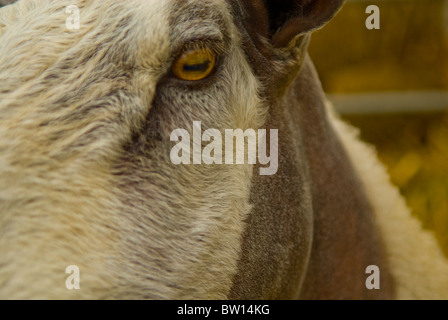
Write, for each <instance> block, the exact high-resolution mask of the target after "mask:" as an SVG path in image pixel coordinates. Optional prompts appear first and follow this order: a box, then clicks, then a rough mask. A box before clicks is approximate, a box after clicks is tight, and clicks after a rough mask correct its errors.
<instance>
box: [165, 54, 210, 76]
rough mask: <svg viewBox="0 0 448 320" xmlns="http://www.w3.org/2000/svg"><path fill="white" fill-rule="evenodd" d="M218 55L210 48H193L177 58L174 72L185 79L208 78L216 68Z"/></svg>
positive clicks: (173, 68)
mask: <svg viewBox="0 0 448 320" xmlns="http://www.w3.org/2000/svg"><path fill="white" fill-rule="evenodd" d="M215 63H216V55H215V54H214V52H213V51H212V50H210V49H192V50H188V51H187V52H185V53H184V54H183V55H182V56H181V57H180V58H179V59H177V60H176V61H175V62H174V64H173V67H172V71H173V74H174V75H175V76H176V77H177V78H179V79H181V80H185V81H198V80H202V79H205V78H207V77H208V76H209V75H210V74H211V73H212V71H213V70H214V68H215Z"/></svg>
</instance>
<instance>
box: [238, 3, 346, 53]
mask: <svg viewBox="0 0 448 320" xmlns="http://www.w3.org/2000/svg"><path fill="white" fill-rule="evenodd" d="M244 3H245V7H246V10H247V12H248V14H249V16H251V17H250V19H251V20H255V19H256V20H258V21H260V19H261V20H262V21H263V22H264V23H265V24H267V26H266V25H265V26H261V25H258V28H260V30H259V31H260V32H259V34H261V35H263V36H267V37H268V38H269V39H270V40H271V42H272V45H273V46H274V47H277V48H280V47H285V46H287V45H288V44H289V42H290V41H291V40H293V39H294V38H295V37H296V36H298V35H300V34H303V33H308V32H311V31H313V30H316V29H319V28H321V27H322V26H324V25H325V24H326V23H327V22H328V21H329V20H331V18H332V17H333V16H334V15H335V14H336V13H337V12H338V10H339V9H340V8H341V6H342V4H343V3H344V0H244ZM252 16H256V17H257V18H254V17H252ZM261 28H262V29H261Z"/></svg>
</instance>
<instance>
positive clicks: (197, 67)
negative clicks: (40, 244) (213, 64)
mask: <svg viewBox="0 0 448 320" xmlns="http://www.w3.org/2000/svg"><path fill="white" fill-rule="evenodd" d="M209 66H210V61H206V62H204V63H200V64H190V65H188V64H186V65H184V71H186V72H199V71H207V70H208V68H209Z"/></svg>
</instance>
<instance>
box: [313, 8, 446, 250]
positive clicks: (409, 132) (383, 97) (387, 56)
mask: <svg viewBox="0 0 448 320" xmlns="http://www.w3.org/2000/svg"><path fill="white" fill-rule="evenodd" d="M372 4H373V5H377V6H378V8H379V9H380V28H381V29H379V30H368V29H367V28H366V25H365V22H366V19H367V17H368V16H369V14H366V8H367V6H369V5H372ZM310 54H311V57H312V59H313V61H314V63H315V65H316V68H317V70H318V72H319V75H320V77H321V81H322V85H323V87H324V89H325V91H326V92H327V93H328V94H329V97H330V100H332V101H333V103H334V104H335V106H336V108H337V109H338V110H339V111H340V112H341V113H342V115H343V118H344V119H346V120H348V121H349V122H350V123H352V124H353V125H355V126H356V127H358V128H360V131H361V137H362V138H363V139H364V140H365V141H368V142H370V143H372V144H374V145H375V146H376V148H377V150H378V154H379V157H380V159H381V161H382V162H383V163H384V164H385V165H386V166H387V168H388V170H389V173H390V175H391V179H392V182H393V183H394V184H396V185H397V186H398V187H399V188H400V190H401V192H402V194H403V195H404V196H405V198H406V200H407V203H408V206H409V207H410V208H411V209H412V210H413V213H414V214H415V215H416V216H417V217H419V218H420V219H421V221H422V222H423V225H424V227H425V228H428V229H431V230H433V231H434V232H435V234H436V236H437V239H438V240H439V242H440V244H441V246H442V248H443V250H444V252H445V254H446V255H447V256H448V0H430V1H422V0H376V1H366V0H349V1H348V2H347V3H346V5H345V6H344V8H343V9H342V11H341V12H340V13H339V15H338V16H337V17H336V18H335V19H334V20H333V21H332V22H330V24H329V25H328V26H327V27H326V28H324V29H322V30H320V31H318V32H317V33H316V34H315V35H314V37H313V38H312V41H311V46H310Z"/></svg>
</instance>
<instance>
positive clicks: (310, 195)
mask: <svg viewBox="0 0 448 320" xmlns="http://www.w3.org/2000/svg"><path fill="white" fill-rule="evenodd" d="M342 4H343V1H341V0H319V1H312V0H283V1H273V0H272V1H271V0H244V1H243V0H228V1H224V0H166V1H159V0H129V1H118V0H109V1H100V0H84V1H81V0H79V1H73V0H71V1H69V0H58V1H53V0H19V1H18V2H16V3H14V4H10V5H7V6H4V7H3V8H1V9H0V43H1V46H0V298H8V299H31V298H38V299H39V298H44V299H395V298H398V299H425V298H437V299H442V298H447V297H448V272H447V271H448V262H447V259H446V258H445V257H444V256H443V254H442V253H441V250H440V248H439V247H438V246H437V243H436V241H435V239H434V236H433V235H432V234H430V233H429V232H428V231H424V230H423V229H422V228H421V226H420V224H419V223H418V222H417V220H416V219H415V218H413V217H412V216H411V214H410V212H409V210H408V208H407V207H406V204H405V202H404V200H403V198H402V197H401V196H400V194H399V192H398V191H397V189H396V188H395V187H394V186H392V185H391V184H390V182H389V180H388V177H387V173H386V170H385V168H384V167H383V166H382V165H381V164H380V163H379V161H378V160H377V157H376V154H375V152H374V150H373V149H372V147H370V146H368V145H366V144H364V143H363V142H361V141H360V139H359V137H358V134H357V132H356V130H355V129H353V128H351V127H350V126H349V125H347V124H345V123H344V122H343V121H341V120H340V119H339V118H338V116H337V115H336V114H335V112H334V111H333V110H332V107H331V105H330V104H329V103H328V102H327V101H326V98H325V94H324V92H323V90H322V87H321V85H320V82H319V79H318V75H317V73H316V71H315V68H314V66H313V64H312V62H311V59H310V58H309V56H308V54H307V46H308V43H309V40H310V36H311V34H312V32H314V31H315V30H317V29H319V28H321V27H323V26H324V25H325V24H326V23H327V22H328V21H329V20H330V19H331V18H332V17H333V16H334V15H335V14H336V13H337V11H338V10H339V9H340V7H341V6H342ZM73 5H75V6H76V7H77V8H78V9H79V14H80V16H79V18H80V27H79V28H74V29H71V28H67V19H69V18H70V17H69V15H68V14H67V10H66V9H67V7H69V6H73ZM195 121H196V122H198V121H200V123H201V126H202V130H204V131H205V130H217V131H219V132H224V131H225V130H227V129H241V131H247V130H250V129H252V130H254V131H255V130H266V137H264V138H265V141H268V140H269V141H271V140H272V141H274V139H273V138H274V136H273V135H271V134H270V133H271V132H278V141H274V142H277V143H274V144H273V145H272V144H270V148H269V150H267V151H271V152H272V151H273V150H274V149H275V148H277V150H278V170H277V171H276V172H275V174H271V175H261V174H259V172H260V168H262V167H263V163H260V162H257V163H255V164H254V163H248V162H245V163H242V164H234V165H229V164H228V165H226V164H218V163H212V164H204V163H198V164H190V165H187V164H182V163H181V164H175V163H173V162H172V161H171V160H172V159H171V157H170V155H171V153H172V151H173V146H174V144H173V141H172V139H170V138H171V136H172V133H173V132H176V130H179V129H180V130H185V131H186V132H188V133H190V134H191V136H193V135H194V133H192V131H194V130H193V129H192V124H194V123H195ZM272 130H276V131H272ZM201 133H202V132H201ZM272 141H271V142H272ZM202 143H203V141H201V142H200V143H197V144H196V145H195V144H194V143H193V148H195V147H196V148H198V147H202V146H199V145H198V144H202ZM218 151H219V150H218V148H217V149H215V152H218ZM193 153H194V152H192V154H193ZM71 266H75V267H76V268H75V270H78V271H79V274H78V276H79V279H78V280H79V283H77V284H78V285H79V286H78V287H79V289H78V290H76V288H75V289H74V290H70V289H73V288H69V286H67V279H68V277H69V275H68V274H67V273H66V270H73V269H72V268H68V267H71ZM370 266H376V269H373V270H376V271H379V272H380V274H379V275H378V279H376V281H378V282H379V283H378V284H379V286H378V287H375V288H373V289H372V288H369V286H368V285H367V284H368V283H367V282H368V279H367V278H368V276H369V275H368V274H366V270H370V269H369V267H370Z"/></svg>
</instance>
